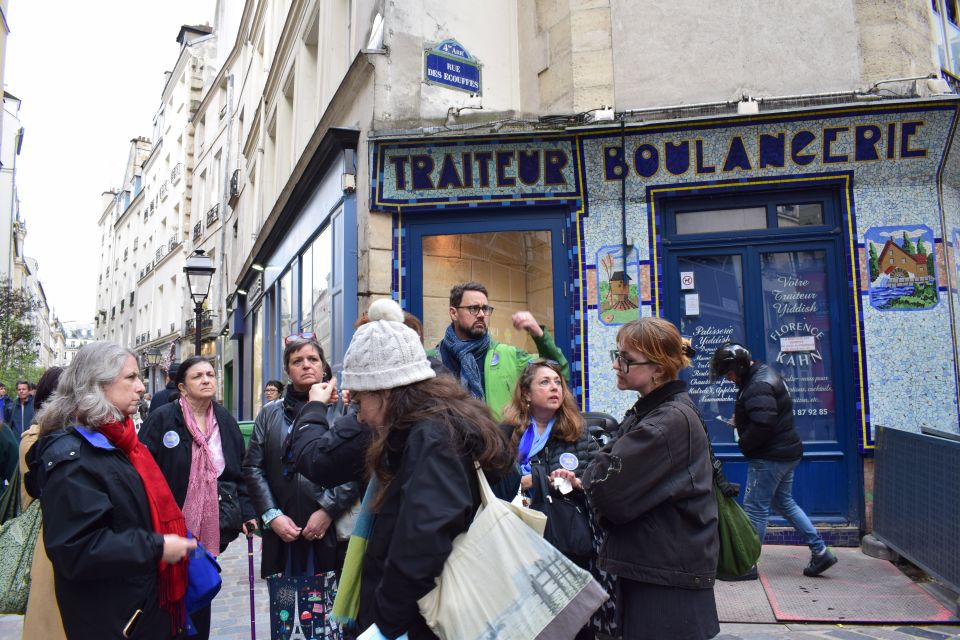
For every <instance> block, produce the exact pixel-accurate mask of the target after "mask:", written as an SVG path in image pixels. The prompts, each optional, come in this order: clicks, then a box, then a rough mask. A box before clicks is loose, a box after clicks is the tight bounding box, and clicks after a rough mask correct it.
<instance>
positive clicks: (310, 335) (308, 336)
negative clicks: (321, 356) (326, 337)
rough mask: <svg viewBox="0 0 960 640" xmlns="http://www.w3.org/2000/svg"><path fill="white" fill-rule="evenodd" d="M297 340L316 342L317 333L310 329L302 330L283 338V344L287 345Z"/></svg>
mask: <svg viewBox="0 0 960 640" xmlns="http://www.w3.org/2000/svg"><path fill="white" fill-rule="evenodd" d="M299 340H313V341H314V342H316V340H317V334H315V333H314V332H312V331H304V332H302V333H294V334H291V335H289V336H287V337H286V338H284V339H283V346H287V345H288V344H290V343H291V342H297V341H299Z"/></svg>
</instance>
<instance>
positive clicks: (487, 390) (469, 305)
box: [427, 282, 570, 419]
mask: <svg viewBox="0 0 960 640" xmlns="http://www.w3.org/2000/svg"><path fill="white" fill-rule="evenodd" d="M449 314H450V325H449V326H448V327H447V331H446V333H445V334H444V336H443V340H442V341H441V342H440V344H438V345H437V347H436V349H431V350H430V351H428V352H427V355H428V356H430V357H439V358H440V360H441V362H442V363H443V366H444V367H446V368H447V369H448V370H449V371H450V372H451V373H453V375H454V377H456V378H457V379H458V380H460V382H461V383H462V384H463V386H464V387H465V388H466V389H467V390H468V391H469V392H470V394H471V395H473V397H475V398H479V399H480V400H483V401H484V402H486V403H487V405H488V406H489V407H490V410H491V411H492V412H493V415H494V417H496V418H497V419H499V418H500V416H501V415H502V413H503V408H504V407H505V406H506V405H507V403H508V402H510V398H511V397H512V396H513V388H514V386H516V384H517V378H519V377H520V374H521V373H522V372H523V368H524V367H525V366H526V364H527V362H529V361H530V360H532V359H534V358H536V357H537V356H534V355H530V354H529V353H527V352H526V351H523V350H522V349H518V348H516V347H514V346H511V345H508V344H501V343H499V342H497V341H496V340H494V339H493V338H491V337H490V334H489V328H490V316H491V315H492V314H493V307H491V306H490V304H489V301H488V299H487V289H486V287H484V286H483V285H482V284H480V283H479V282H465V283H462V284H458V285H455V286H454V287H453V288H452V289H450V309H449ZM512 320H513V326H514V328H515V329H517V330H518V331H526V332H527V333H528V334H530V337H531V338H532V339H533V342H534V344H536V345H537V352H538V353H539V355H540V356H541V357H543V358H547V359H549V360H554V361H556V362H558V363H559V364H560V369H561V370H562V371H563V376H564V377H565V378H569V376H570V369H569V365H568V364H567V359H566V357H564V355H563V352H562V351H561V350H560V348H559V347H558V346H557V345H556V343H555V342H554V341H553V337H552V336H551V335H550V332H549V331H547V329H546V327H543V326H541V325H540V324H539V323H537V320H536V318H534V317H533V314H531V313H530V312H529V311H518V312H516V313H514V314H513V317H512Z"/></svg>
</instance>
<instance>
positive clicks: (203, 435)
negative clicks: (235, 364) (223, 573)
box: [140, 356, 257, 640]
mask: <svg viewBox="0 0 960 640" xmlns="http://www.w3.org/2000/svg"><path fill="white" fill-rule="evenodd" d="M175 383H176V385H177V393H178V394H179V398H177V400H176V401H174V402H168V403H166V404H165V405H163V406H161V407H158V408H157V409H156V411H153V412H151V414H150V418H149V419H148V420H147V422H146V423H144V425H143V427H142V428H141V429H140V440H141V441H142V442H143V444H144V445H145V446H146V447H147V449H148V450H149V451H150V453H151V454H152V455H153V457H154V459H155V460H156V461H157V466H158V467H159V468H160V471H161V473H162V474H163V477H164V478H166V480H167V484H169V486H170V491H171V492H172V493H173V498H174V500H175V501H176V503H177V505H178V506H179V507H180V508H181V509H182V510H183V515H184V518H185V519H186V523H187V529H189V530H190V532H191V533H192V534H193V537H194V538H196V539H197V540H198V541H199V542H200V543H201V544H203V546H204V547H206V549H207V550H208V551H210V553H212V554H213V555H214V556H216V555H219V554H220V553H222V552H223V551H224V550H225V549H226V548H227V544H229V543H230V542H231V541H232V540H233V539H234V538H236V537H237V535H239V534H240V533H241V531H243V533H247V532H248V531H253V530H254V529H256V526H257V525H256V515H255V512H254V510H253V505H252V504H251V502H250V499H249V497H248V495H247V488H246V485H245V484H244V482H243V471H242V462H243V435H242V434H241V433H240V427H239V425H237V421H236V420H235V419H234V418H233V416H231V415H230V413H229V412H228V411H227V410H226V409H224V408H223V407H222V406H220V405H219V404H217V403H216V402H214V401H213V398H214V395H215V394H216V391H217V384H216V383H217V377H216V372H215V371H214V370H213V365H211V364H210V362H209V361H208V360H207V359H206V358H203V357H201V356H195V357H192V358H188V359H187V360H184V361H183V363H181V364H180V366H179V367H178V368H177V374H176V379H175ZM190 620H191V622H192V623H193V626H194V627H195V628H196V630H197V633H196V635H191V636H190V637H191V638H196V639H197V640H206V638H208V637H209V636H210V607H209V606H207V607H204V608H202V609H200V610H198V611H195V612H193V613H191V614H190Z"/></svg>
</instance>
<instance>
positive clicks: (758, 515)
mask: <svg viewBox="0 0 960 640" xmlns="http://www.w3.org/2000/svg"><path fill="white" fill-rule="evenodd" d="M798 464H800V460H789V461H782V460H748V461H747V489H746V493H745V494H744V497H743V510H744V511H746V512H747V516H748V517H749V518H750V521H751V522H752V523H753V526H754V527H756V529H757V534H758V535H759V536H760V541H761V542H763V536H764V534H765V533H766V531H767V516H768V515H770V509H771V508H772V509H773V510H774V511H775V512H776V513H779V514H780V515H781V516H783V517H784V518H786V519H787V521H788V522H789V523H790V524H791V525H793V528H794V529H796V530H797V531H798V532H799V533H800V534H801V535H802V536H803V539H804V542H806V543H807V546H808V547H810V550H811V551H812V552H813V553H823V551H824V549H826V548H827V545H826V544H825V543H824V541H823V538H821V537H820V534H819V533H817V530H816V528H815V527H814V526H813V523H812V522H810V518H808V517H807V514H806V513H804V512H803V509H801V508H800V506H799V505H798V504H797V503H796V502H794V501H793V471H794V469H796V468H797V465H798Z"/></svg>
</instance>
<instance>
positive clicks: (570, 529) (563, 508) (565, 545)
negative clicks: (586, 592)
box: [530, 464, 593, 558]
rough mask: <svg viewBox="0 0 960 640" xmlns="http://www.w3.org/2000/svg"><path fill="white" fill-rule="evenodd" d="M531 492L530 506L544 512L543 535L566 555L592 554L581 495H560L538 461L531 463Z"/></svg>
mask: <svg viewBox="0 0 960 640" xmlns="http://www.w3.org/2000/svg"><path fill="white" fill-rule="evenodd" d="M531 479H532V481H533V496H532V498H531V500H530V508H532V509H536V510H537V511H540V512H542V513H544V514H545V515H546V516H547V528H546V530H545V531H544V532H543V537H544V538H545V539H546V540H547V542H549V543H550V544H552V545H553V546H554V547H556V548H557V550H558V551H559V552H560V553H562V554H563V555H565V556H567V557H568V558H589V557H590V556H592V555H593V536H592V535H591V533H590V514H589V512H588V511H587V506H586V503H585V501H584V500H583V499H582V497H581V496H578V495H575V494H574V493H569V494H567V495H562V494H560V493H559V492H552V491H551V490H550V480H549V478H548V474H547V470H546V469H545V468H544V467H543V466H542V465H539V464H534V465H533V467H532V478H531Z"/></svg>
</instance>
